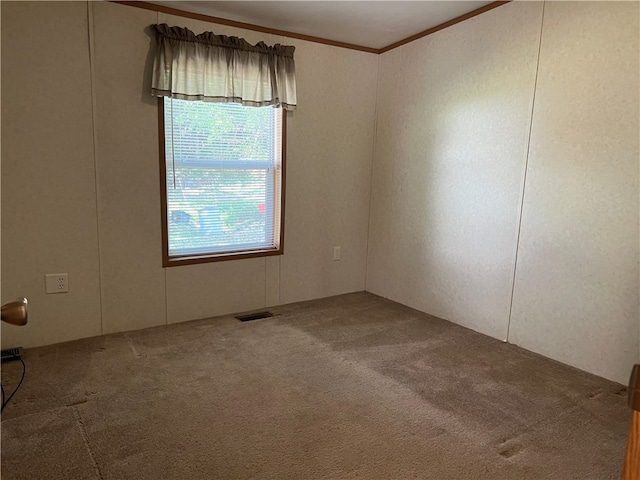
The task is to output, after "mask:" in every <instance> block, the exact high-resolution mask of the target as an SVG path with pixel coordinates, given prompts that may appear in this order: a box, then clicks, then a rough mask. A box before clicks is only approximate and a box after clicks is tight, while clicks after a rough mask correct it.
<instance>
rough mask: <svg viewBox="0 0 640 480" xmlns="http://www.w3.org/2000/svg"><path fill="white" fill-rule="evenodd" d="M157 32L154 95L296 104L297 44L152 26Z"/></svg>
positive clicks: (249, 103)
mask: <svg viewBox="0 0 640 480" xmlns="http://www.w3.org/2000/svg"><path fill="white" fill-rule="evenodd" d="M151 29H152V30H153V31H154V32H155V34H156V52H155V60H154V64H153V76H152V77H153V78H152V85H151V94H152V95H154V96H157V97H171V98H179V99H182V100H204V101H211V102H233V103H241V104H242V105H246V106H256V107H262V106H267V105H273V106H275V107H281V108H284V109H285V110H295V108H296V103H297V102H296V74H295V63H294V60H293V52H294V50H295V47H293V46H284V45H280V44H276V45H274V46H268V45H266V44H265V43H264V42H260V43H257V44H256V45H251V44H250V43H249V42H247V41H246V40H245V39H243V38H238V37H227V36H225V35H215V34H214V33H212V32H205V33H201V34H199V35H196V34H195V33H193V32H192V31H191V30H188V29H186V28H181V27H169V26H168V25H167V24H161V25H151Z"/></svg>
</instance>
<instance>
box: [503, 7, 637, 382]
mask: <svg viewBox="0 0 640 480" xmlns="http://www.w3.org/2000/svg"><path fill="white" fill-rule="evenodd" d="M639 13H640V12H639V11H638V3H637V2H620V3H612V2H603V3H592V2H584V3H574V2H566V3H565V2H550V3H547V4H546V7H545V14H544V30H543V35H542V47H541V52H540V67H539V73H538V82H537V88H536V101H535V110H534V114H533V128H532V133H531V153H530V155H529V165H528V169H527V183H526V189H525V196H524V206H523V215H522V234H521V238H520V247H519V253H518V264H517V269H516V272H517V276H516V282H515V292H514V299H513V315H512V319H511V332H510V341H512V342H514V343H516V344H518V345H522V346H523V347H525V348H528V349H531V350H534V351H536V352H540V353H542V354H544V355H547V356H549V357H553V358H555V359H557V360H560V361H562V362H565V363H568V364H570V365H574V366H576V367H579V368H581V369H584V370H588V371H590V372H594V373H596V374H598V375H602V376H605V377H608V378H612V379H614V380H618V381H619V382H623V383H625V382H626V381H627V380H628V376H629V373H630V369H631V366H632V365H633V363H636V362H638V361H640V354H639V350H638V349H639V347H638V335H639V333H638V328H639V312H638V288H639V285H638V242H639V236H638V233H639V232H638V213H639V210H638V168H639V162H638V136H639V134H640V133H639V130H640V125H639V117H640V112H639V109H638V108H639V98H638V95H639V88H640V85H639V76H640V71H639V67H638V61H639V56H640V52H639V51H638V36H639V28H638V19H639Z"/></svg>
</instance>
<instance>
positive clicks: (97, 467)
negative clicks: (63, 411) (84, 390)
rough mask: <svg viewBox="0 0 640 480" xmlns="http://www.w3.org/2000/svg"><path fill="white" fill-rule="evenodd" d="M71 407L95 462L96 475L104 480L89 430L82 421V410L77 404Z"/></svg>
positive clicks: (100, 479)
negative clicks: (92, 446)
mask: <svg viewBox="0 0 640 480" xmlns="http://www.w3.org/2000/svg"><path fill="white" fill-rule="evenodd" d="M71 409H72V410H73V415H74V417H76V422H77V424H78V428H79V430H80V435H81V436H82V441H83V442H84V445H85V447H87V452H89V458H91V463H92V464H93V468H94V470H95V472H96V476H97V477H98V479H99V480H103V479H104V477H103V476H102V472H100V467H99V466H98V462H97V461H96V457H95V455H94V453H93V449H92V448H91V444H90V443H89V437H88V436H87V430H86V429H85V427H84V422H83V421H82V416H81V415H80V411H79V410H78V407H77V406H76V405H74V406H73V407H71Z"/></svg>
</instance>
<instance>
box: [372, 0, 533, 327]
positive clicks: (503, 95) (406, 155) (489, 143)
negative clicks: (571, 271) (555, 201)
mask: <svg viewBox="0 0 640 480" xmlns="http://www.w3.org/2000/svg"><path fill="white" fill-rule="evenodd" d="M541 14H542V4H541V3H522V4H520V3H516V4H510V5H506V6H503V7H500V8H498V9H495V10H492V11H490V12H488V13H485V14H483V15H480V16H477V17H475V18H473V19H471V20H468V21H465V22H462V23H460V24H458V25H455V26H453V27H451V28H448V29H446V30H443V31H441V32H438V33H436V34H434V35H430V36H428V37H425V38H424V39H421V40H418V41H415V42H413V43H410V44H407V45H405V46H403V47H400V48H398V49H395V50H391V51H390V52H387V53H385V54H383V55H382V56H381V57H380V61H381V64H380V87H379V94H378V123H377V138H376V147H375V158H374V177H373V187H372V195H373V199H372V207H371V230H370V239H369V242H370V244H369V257H368V275H367V290H369V291H371V292H373V293H376V294H379V295H382V296H385V297H388V298H391V299H392V300H395V301H398V302H401V303H403V304H406V305H409V306H411V307H414V308H417V309H419V310H422V311H425V312H428V313H430V314H433V315H436V316H439V317H441V318H445V319H447V320H450V321H453V322H455V323H459V324H461V325H464V326H466V327H469V328H472V329H473V330H476V331H479V332H482V333H486V334H488V335H491V336H494V337H497V338H500V339H503V340H504V339H506V335H507V323H508V317H509V305H510V298H511V283H512V279H513V266H514V260H515V246H516V236H517V228H518V213H519V199H520V191H521V182H522V177H523V166H524V159H525V154H526V143H527V137H528V132H529V124H530V113H531V102H532V98H533V86H534V80H535V66H536V58H537V53H538V38H539V33H540V21H541Z"/></svg>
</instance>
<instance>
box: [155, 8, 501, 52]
mask: <svg viewBox="0 0 640 480" xmlns="http://www.w3.org/2000/svg"><path fill="white" fill-rule="evenodd" d="M150 3H155V4H158V5H164V6H166V7H171V8H176V9H179V10H184V11H187V12H191V13H200V14H204V15H209V16H213V17H222V18H225V19H227V20H234V21H237V22H245V23H251V24H254V25H259V26H261V27H267V28H273V29H278V30H286V31H289V32H294V33H298V34H303V35H311V36H314V37H320V38H324V39H328V40H333V41H337V42H345V43H351V44H354V45H360V46H364V47H369V48H375V49H379V48H383V47H386V46H388V45H390V44H392V43H395V42H397V41H400V40H404V39H405V38H407V37H410V36H412V35H414V34H416V33H420V32H422V31H424V30H427V29H429V28H432V27H435V26H437V25H440V24H442V23H445V22H447V21H449V20H452V19H454V18H456V17H459V16H461V15H464V14H465V13H468V12H471V11H472V10H475V9H477V8H480V7H483V6H485V5H487V4H489V3H492V2H481V1H462V0H460V1H458V0H451V1H349V2H344V1H324V2H317V1H265V0H262V1H253V2H245V1H230V2H209V1H190V0H187V1H152V2H150Z"/></svg>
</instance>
